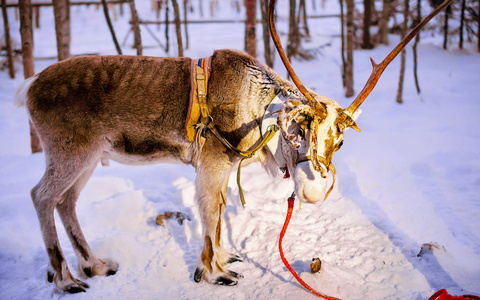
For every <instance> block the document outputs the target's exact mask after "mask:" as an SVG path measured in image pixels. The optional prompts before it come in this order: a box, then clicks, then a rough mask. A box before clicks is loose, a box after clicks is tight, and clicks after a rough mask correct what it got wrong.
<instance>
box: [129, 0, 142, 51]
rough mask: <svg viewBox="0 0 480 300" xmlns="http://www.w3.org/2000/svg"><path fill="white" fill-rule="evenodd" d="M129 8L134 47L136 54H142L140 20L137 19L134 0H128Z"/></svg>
mask: <svg viewBox="0 0 480 300" xmlns="http://www.w3.org/2000/svg"><path fill="white" fill-rule="evenodd" d="M129 4H130V10H131V13H132V29H133V36H134V47H135V48H136V49H137V55H143V47H142V37H141V35H140V21H139V19H138V14H137V10H136V9H135V1H134V0H130V2H129Z"/></svg>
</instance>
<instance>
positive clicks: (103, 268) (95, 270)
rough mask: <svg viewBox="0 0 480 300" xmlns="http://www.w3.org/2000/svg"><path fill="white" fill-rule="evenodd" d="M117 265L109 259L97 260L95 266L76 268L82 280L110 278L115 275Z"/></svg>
mask: <svg viewBox="0 0 480 300" xmlns="http://www.w3.org/2000/svg"><path fill="white" fill-rule="evenodd" d="M117 270H118V264H117V263H116V262H114V261H112V260H110V259H103V260H102V259H99V260H98V261H97V263H96V264H93V265H87V266H83V267H82V268H80V267H79V268H78V272H79V274H80V276H81V277H82V278H84V279H87V278H91V277H93V276H112V275H115V274H116V273H117Z"/></svg>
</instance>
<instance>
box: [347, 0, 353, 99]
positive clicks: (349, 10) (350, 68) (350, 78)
mask: <svg viewBox="0 0 480 300" xmlns="http://www.w3.org/2000/svg"><path fill="white" fill-rule="evenodd" d="M346 3H347V45H346V47H347V62H346V67H345V97H352V96H353V94H354V89H353V42H354V41H353V38H354V37H353V34H354V33H353V32H354V23H353V22H354V20H353V13H354V10H355V1H354V0H347V1H346Z"/></svg>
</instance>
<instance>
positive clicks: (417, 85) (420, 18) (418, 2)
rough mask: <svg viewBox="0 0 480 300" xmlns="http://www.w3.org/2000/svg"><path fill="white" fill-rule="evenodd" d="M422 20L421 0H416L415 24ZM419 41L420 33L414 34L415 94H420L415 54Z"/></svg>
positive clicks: (416, 56)
mask: <svg viewBox="0 0 480 300" xmlns="http://www.w3.org/2000/svg"><path fill="white" fill-rule="evenodd" d="M421 20H422V6H421V1H420V0H417V18H416V20H415V24H413V25H415V26H416V25H417V24H418V23H420V22H421ZM419 41H420V33H419V34H417V35H416V36H415V42H414V43H413V46H412V50H413V77H414V78H415V87H416V88H417V94H420V83H419V82H418V72H417V70H418V55H417V46H418V42H419Z"/></svg>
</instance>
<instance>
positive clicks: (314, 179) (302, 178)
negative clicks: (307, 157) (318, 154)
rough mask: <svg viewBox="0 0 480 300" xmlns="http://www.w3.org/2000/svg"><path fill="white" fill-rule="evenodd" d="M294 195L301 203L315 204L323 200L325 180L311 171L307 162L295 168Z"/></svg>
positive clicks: (317, 173) (310, 166)
mask: <svg viewBox="0 0 480 300" xmlns="http://www.w3.org/2000/svg"><path fill="white" fill-rule="evenodd" d="M294 179H295V193H296V195H297V196H298V197H299V198H300V200H302V201H303V202H309V203H316V202H319V201H321V200H323V199H324V198H325V190H326V186H327V179H326V178H322V176H321V175H320V173H319V172H316V171H315V170H314V169H313V166H312V163H311V162H309V161H305V162H301V163H299V164H297V167H296V168H295V177H294Z"/></svg>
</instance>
